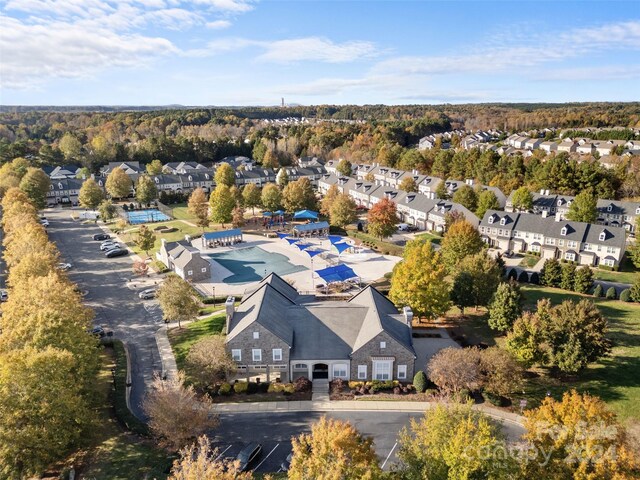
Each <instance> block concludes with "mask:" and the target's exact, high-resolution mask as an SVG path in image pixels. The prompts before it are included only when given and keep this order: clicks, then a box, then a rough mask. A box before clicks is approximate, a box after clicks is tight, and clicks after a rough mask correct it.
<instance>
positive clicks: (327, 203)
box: [320, 185, 341, 217]
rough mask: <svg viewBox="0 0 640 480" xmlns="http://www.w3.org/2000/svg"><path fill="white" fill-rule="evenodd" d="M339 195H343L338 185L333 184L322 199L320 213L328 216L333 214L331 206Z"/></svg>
mask: <svg viewBox="0 0 640 480" xmlns="http://www.w3.org/2000/svg"><path fill="white" fill-rule="evenodd" d="M338 195H341V193H340V190H339V189H338V187H337V186H336V185H331V186H330V187H329V189H328V190H327V193H325V194H324V196H323V197H322V200H321V201H320V213H322V214H323V215H324V216H326V217H328V216H329V215H331V206H332V205H333V202H334V201H335V199H336V198H338Z"/></svg>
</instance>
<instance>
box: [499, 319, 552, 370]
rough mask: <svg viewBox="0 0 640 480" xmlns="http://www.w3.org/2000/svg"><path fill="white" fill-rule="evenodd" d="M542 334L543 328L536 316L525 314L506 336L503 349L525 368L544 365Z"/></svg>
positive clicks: (544, 354) (543, 332)
mask: <svg viewBox="0 0 640 480" xmlns="http://www.w3.org/2000/svg"><path fill="white" fill-rule="evenodd" d="M544 334H545V330H544V326H543V325H542V322H541V321H540V319H539V318H538V317H537V315H535V314H533V313H530V312H525V313H524V315H523V316H522V317H520V318H518V319H517V320H516V321H515V322H514V324H513V328H512V329H511V331H510V332H509V333H508V334H507V340H506V342H505V348H506V350H507V351H509V352H510V353H511V354H512V355H513V356H514V357H515V358H516V359H517V360H518V361H519V362H520V363H521V364H522V365H524V366H525V367H527V368H528V367H531V366H532V365H534V364H544V363H546V360H547V356H546V352H545V351H544V349H543V348H542V342H544Z"/></svg>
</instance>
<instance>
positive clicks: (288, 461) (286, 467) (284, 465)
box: [280, 452, 293, 472]
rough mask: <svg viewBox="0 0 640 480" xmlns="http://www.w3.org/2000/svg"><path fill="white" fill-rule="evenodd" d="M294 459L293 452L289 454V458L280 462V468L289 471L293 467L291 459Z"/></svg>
mask: <svg viewBox="0 0 640 480" xmlns="http://www.w3.org/2000/svg"><path fill="white" fill-rule="evenodd" d="M292 459H293V452H291V453H290V454H289V455H287V458H286V459H285V460H284V461H283V462H282V463H281V464H280V470H282V471H283V472H288V471H289V468H290V467H291V460H292Z"/></svg>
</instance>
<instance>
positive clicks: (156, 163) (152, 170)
mask: <svg viewBox="0 0 640 480" xmlns="http://www.w3.org/2000/svg"><path fill="white" fill-rule="evenodd" d="M146 170H147V174H148V175H151V176H153V175H160V174H161V173H162V162H161V161H160V160H158V159H155V160H152V161H151V162H150V163H147V166H146Z"/></svg>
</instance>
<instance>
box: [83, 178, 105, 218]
mask: <svg viewBox="0 0 640 480" xmlns="http://www.w3.org/2000/svg"><path fill="white" fill-rule="evenodd" d="M103 200H104V192H103V191H102V188H100V186H99V185H98V183H97V182H96V181H95V180H94V179H93V178H88V179H87V180H85V181H84V182H83V183H82V187H80V193H79V194H78V201H79V202H80V206H82V207H84V208H88V209H90V210H95V209H96V208H97V207H98V205H100V202H102V201H103Z"/></svg>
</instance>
